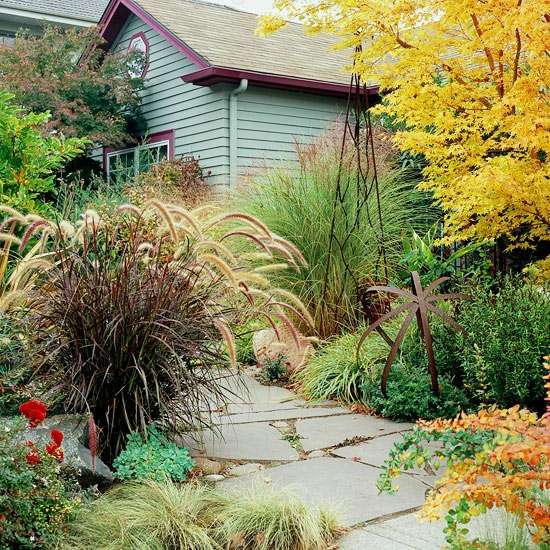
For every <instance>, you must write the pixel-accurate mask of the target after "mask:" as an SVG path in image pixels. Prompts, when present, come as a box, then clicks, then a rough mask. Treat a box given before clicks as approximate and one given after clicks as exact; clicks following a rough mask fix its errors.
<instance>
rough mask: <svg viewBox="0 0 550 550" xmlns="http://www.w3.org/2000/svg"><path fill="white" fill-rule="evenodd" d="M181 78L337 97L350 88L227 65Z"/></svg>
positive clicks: (199, 82)
mask: <svg viewBox="0 0 550 550" xmlns="http://www.w3.org/2000/svg"><path fill="white" fill-rule="evenodd" d="M181 78H182V80H183V81H184V82H188V83H190V84H194V85H195V86H213V85H214V84H219V83H222V82H225V83H227V82H230V83H237V82H239V81H240V80H242V79H247V80H248V81H249V83H250V84H256V85H258V86H264V87H269V88H281V89H286V90H288V89H291V90H295V91H301V92H310V93H317V94H322V95H330V96H337V97H347V96H348V94H349V90H350V85H349V84H343V83H339V82H327V81H322V80H311V79H306V78H298V77H292V76H285V75H276V74H268V73H260V72H254V71H246V70H241V69H232V68H227V67H206V68H204V69H200V70H198V71H194V72H192V73H188V74H185V75H183V76H182V77H181ZM366 90H367V92H368V94H369V95H377V94H378V86H369V87H367V88H366Z"/></svg>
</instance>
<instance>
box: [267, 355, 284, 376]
mask: <svg viewBox="0 0 550 550" xmlns="http://www.w3.org/2000/svg"><path fill="white" fill-rule="evenodd" d="M285 361H286V357H285V356H284V355H278V356H277V357H266V358H265V359H264V360H263V362H262V367H263V369H262V376H263V378H264V379H265V380H266V381H267V382H277V381H278V380H283V379H284V378H287V369H286V365H285Z"/></svg>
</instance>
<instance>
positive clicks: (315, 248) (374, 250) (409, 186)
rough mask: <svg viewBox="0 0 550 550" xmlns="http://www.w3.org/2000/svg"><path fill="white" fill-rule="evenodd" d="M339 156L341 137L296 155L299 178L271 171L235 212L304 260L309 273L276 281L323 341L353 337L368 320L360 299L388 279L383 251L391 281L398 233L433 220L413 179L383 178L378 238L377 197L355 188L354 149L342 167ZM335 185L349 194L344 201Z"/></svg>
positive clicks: (245, 192)
mask: <svg viewBox="0 0 550 550" xmlns="http://www.w3.org/2000/svg"><path fill="white" fill-rule="evenodd" d="M340 154H341V137H339V138H338V139H335V138H334V136H332V135H330V134H329V135H327V136H325V137H324V138H322V139H321V140H320V141H318V142H317V143H315V144H313V145H312V146H311V147H310V148H309V149H307V150H305V151H304V150H302V151H299V162H300V166H299V170H295V169H291V168H288V169H287V168H273V169H270V170H268V171H266V172H265V173H264V174H260V175H258V176H257V177H256V178H255V180H254V182H253V184H252V185H249V186H247V187H244V188H243V189H241V190H240V191H239V192H238V194H237V196H236V198H235V200H236V203H237V205H238V208H239V209H242V210H244V211H246V212H248V213H249V214H251V215H253V216H256V217H258V218H259V219H261V220H262V222H264V223H265V224H266V225H267V226H268V227H269V228H270V229H271V230H272V231H274V232H276V233H277V234H279V235H281V236H282V237H284V238H286V239H290V240H292V242H293V243H294V244H295V245H296V246H297V247H298V249H299V250H300V251H301V253H302V254H303V256H304V258H305V260H306V263H307V265H305V266H300V269H298V270H294V271H290V270H287V271H281V272H279V273H276V274H274V276H275V277H276V278H274V279H273V280H274V281H277V283H278V285H280V286H282V287H284V288H286V289H288V290H290V291H292V292H294V293H295V294H297V296H299V298H300V299H301V300H302V302H303V303H304V304H305V305H306V306H307V307H308V309H309V311H310V312H311V314H312V316H313V318H314V320H315V331H316V333H317V335H318V336H320V337H322V338H327V337H330V336H332V335H335V334H340V333H341V332H343V331H345V330H354V329H356V328H357V327H358V325H359V324H361V322H362V321H363V320H364V319H365V316H366V314H367V313H368V312H367V311H366V309H367V306H366V302H367V301H368V297H367V296H366V295H365V293H364V291H365V290H366V288H368V287H369V286H371V285H372V284H373V283H375V282H380V281H384V280H385V278H386V269H385V265H384V263H385V262H384V259H383V257H382V255H381V247H382V246H383V249H384V253H385V260H386V263H387V267H388V271H389V275H390V277H391V276H392V275H394V274H396V273H397V272H398V271H399V270H400V267H399V265H398V264H399V260H400V258H401V255H402V235H403V233H404V232H406V231H407V229H416V230H419V231H423V230H426V229H428V228H429V227H430V225H431V223H433V219H434V212H433V211H432V209H431V208H430V207H429V205H428V201H427V198H426V196H424V194H423V193H421V192H420V191H417V190H416V189H415V181H414V179H413V178H412V177H411V175H410V174H408V173H407V172H405V171H394V172H386V173H384V174H383V175H382V176H381V177H380V178H379V179H380V181H379V190H380V215H381V218H382V226H383V230H381V229H380V220H379V219H378V204H377V197H376V194H375V193H374V192H372V193H368V192H367V189H366V188H365V186H364V185H363V184H359V182H360V181H361V175H360V172H359V167H358V163H357V159H356V157H355V151H354V149H353V147H352V146H351V144H349V145H348V146H347V148H346V150H345V152H344V155H343V158H342V159H341V158H340ZM363 160H364V159H363ZM364 162H365V163H366V162H367V161H366V160H364ZM365 165H366V164H365ZM338 181H340V182H341V186H342V188H345V189H346V191H345V193H344V192H342V193H341V195H342V196H340V193H339V191H338V185H337V183H338Z"/></svg>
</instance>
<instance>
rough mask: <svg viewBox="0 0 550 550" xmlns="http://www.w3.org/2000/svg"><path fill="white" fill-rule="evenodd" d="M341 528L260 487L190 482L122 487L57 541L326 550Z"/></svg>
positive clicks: (153, 547)
mask: <svg viewBox="0 0 550 550" xmlns="http://www.w3.org/2000/svg"><path fill="white" fill-rule="evenodd" d="M340 533H341V527H340V526H339V524H338V520H337V519H336V517H335V516H334V515H333V514H332V513H331V512H329V511H327V510H326V509H315V508H310V507H309V506H308V505H306V504H305V503H304V502H302V501H301V500H299V499H298V498H297V497H295V496H293V495H291V494H289V493H288V492H276V491H275V490H273V489H271V488H267V487H261V488H254V489H248V490H245V491H244V492H242V491H231V492H223V491H218V490H213V489H210V488H208V487H207V486H205V485H200V484H198V483H186V484H182V485H176V484H174V483H173V482H171V481H165V482H162V483H160V482H155V481H145V482H143V483H137V482H126V483H122V484H120V485H118V486H116V487H115V488H113V489H111V490H110V491H109V492H107V493H106V494H104V495H102V496H101V497H100V498H99V499H98V500H96V501H95V502H93V503H92V504H90V505H89V506H87V507H85V508H83V509H82V510H81V511H80V513H79V514H78V516H77V517H76V518H75V520H74V521H73V522H71V523H70V524H69V526H68V535H67V536H66V537H65V538H64V539H63V541H62V545H61V547H62V548H66V549H67V550H68V549H69V548H70V549H71V550H74V549H76V550H81V549H82V550H88V549H89V548H110V549H112V550H165V549H167V548H170V549H172V548H173V549H178V550H226V549H229V548H242V549H243V550H328V549H329V548H332V547H334V543H335V541H336V538H337V537H338V536H339V535H340Z"/></svg>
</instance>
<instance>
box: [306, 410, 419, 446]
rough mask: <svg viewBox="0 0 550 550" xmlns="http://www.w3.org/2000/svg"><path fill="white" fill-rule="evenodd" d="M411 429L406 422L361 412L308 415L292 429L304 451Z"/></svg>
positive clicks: (410, 425)
mask: <svg viewBox="0 0 550 550" xmlns="http://www.w3.org/2000/svg"><path fill="white" fill-rule="evenodd" d="M411 428H412V424H409V423H405V422H403V423H398V422H393V421H391V420H386V419H384V418H376V417H374V416H367V415H361V414H351V415H347V416H333V417H328V418H321V419H316V418H308V419H305V420H298V422H296V432H297V433H298V434H299V435H300V436H301V437H302V438H303V439H302V447H303V449H304V451H306V452H307V451H314V450H317V449H326V448H327V447H334V446H335V445H339V444H341V443H344V441H346V440H347V439H352V438H354V437H357V436H358V437H367V438H372V437H378V436H380V435H387V434H391V433H396V432H402V431H405V430H410V429H411Z"/></svg>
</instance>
